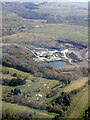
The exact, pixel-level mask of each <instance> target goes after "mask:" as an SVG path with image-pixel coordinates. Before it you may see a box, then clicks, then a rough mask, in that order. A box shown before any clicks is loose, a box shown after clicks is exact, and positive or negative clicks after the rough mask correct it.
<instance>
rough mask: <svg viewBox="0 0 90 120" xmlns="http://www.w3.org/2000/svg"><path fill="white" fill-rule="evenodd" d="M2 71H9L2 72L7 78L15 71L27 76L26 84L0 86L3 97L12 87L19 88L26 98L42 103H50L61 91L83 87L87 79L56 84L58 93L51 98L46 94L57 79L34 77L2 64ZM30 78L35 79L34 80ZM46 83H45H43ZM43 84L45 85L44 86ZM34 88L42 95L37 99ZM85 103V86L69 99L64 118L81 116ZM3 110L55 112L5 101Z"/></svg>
mask: <svg viewBox="0 0 90 120" xmlns="http://www.w3.org/2000/svg"><path fill="white" fill-rule="evenodd" d="M3 71H4V72H5V71H9V74H6V75H5V74H3V75H2V76H4V77H7V78H8V79H10V78H12V77H10V76H12V74H13V73H17V74H18V75H21V76H22V77H27V80H26V84H25V85H20V86H15V87H10V86H4V85H3V86H2V91H3V96H2V97H3V98H4V97H6V96H8V95H9V93H10V91H11V90H12V89H14V88H19V89H20V90H21V92H22V93H25V95H28V94H30V95H31V96H30V97H28V100H33V101H36V102H37V103H43V104H46V103H48V104H50V102H51V100H53V99H54V98H55V97H58V96H59V95H60V93H61V92H67V93H70V92H71V91H72V90H77V89H79V88H81V87H83V86H84V85H85V84H86V82H87V81H88V78H87V77H83V78H80V79H78V80H75V81H72V82H71V84H69V85H68V86H65V85H63V87H61V86H62V85H60V86H57V87H56V88H54V89H58V94H56V95H54V97H52V98H46V94H47V93H48V92H49V91H50V90H51V88H52V87H54V86H55V85H57V84H58V83H59V81H56V80H47V79H44V78H36V77H34V76H33V75H31V74H30V73H25V72H22V71H19V70H16V69H14V68H8V67H4V66H3ZM32 80H35V81H34V82H33V81H32ZM45 84H46V85H45ZM44 85H45V86H44ZM36 90H40V92H39V94H41V95H42V97H41V98H40V97H38V98H39V101H37V97H36V94H38V93H37V92H35V91H36ZM87 104H88V89H87V87H84V88H83V89H82V90H81V91H80V92H78V93H77V94H75V95H74V97H73V98H72V100H71V104H70V107H68V111H67V113H66V115H65V118H79V117H82V116H83V114H84V112H85V109H87ZM2 107H3V111H5V110H7V109H8V110H10V111H12V113H13V112H14V113H16V111H17V109H20V111H19V112H24V111H27V113H32V114H33V112H36V114H35V115H36V116H34V117H38V116H39V115H40V117H43V118H45V117H53V116H54V115H55V114H50V113H48V112H46V111H40V110H35V109H31V108H28V107H25V106H21V105H17V104H11V103H6V102H3V105H2Z"/></svg>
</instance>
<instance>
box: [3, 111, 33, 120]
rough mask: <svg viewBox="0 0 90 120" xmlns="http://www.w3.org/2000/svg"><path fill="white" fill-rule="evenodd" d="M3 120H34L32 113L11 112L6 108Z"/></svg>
mask: <svg viewBox="0 0 90 120" xmlns="http://www.w3.org/2000/svg"><path fill="white" fill-rule="evenodd" d="M2 120H32V114H28V113H26V112H23V113H20V112H17V113H11V112H10V111H8V110H6V111H3V113H2Z"/></svg>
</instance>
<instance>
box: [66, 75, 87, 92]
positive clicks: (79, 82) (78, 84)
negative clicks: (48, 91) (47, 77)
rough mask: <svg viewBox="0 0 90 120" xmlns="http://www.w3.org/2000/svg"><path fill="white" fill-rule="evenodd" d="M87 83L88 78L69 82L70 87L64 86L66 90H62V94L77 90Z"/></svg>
mask: <svg viewBox="0 0 90 120" xmlns="http://www.w3.org/2000/svg"><path fill="white" fill-rule="evenodd" d="M87 81H88V77H83V78H80V79H78V80H74V81H72V82H71V84H70V85H68V86H66V88H65V89H64V92H71V91H72V90H76V89H79V88H81V87H83V86H84V85H85V83H87Z"/></svg>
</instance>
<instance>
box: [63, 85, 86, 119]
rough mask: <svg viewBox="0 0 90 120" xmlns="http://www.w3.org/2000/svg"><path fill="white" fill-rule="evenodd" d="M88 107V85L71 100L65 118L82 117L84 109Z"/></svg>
mask: <svg viewBox="0 0 90 120" xmlns="http://www.w3.org/2000/svg"><path fill="white" fill-rule="evenodd" d="M87 108H88V87H85V88H84V89H83V90H82V91H81V92H79V93H77V95H75V96H74V97H73V99H72V101H71V105H70V107H69V108H68V111H67V114H66V116H65V118H68V119H70V118H81V117H82V115H84V112H85V111H84V110H85V109H87Z"/></svg>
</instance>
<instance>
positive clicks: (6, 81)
mask: <svg viewBox="0 0 90 120" xmlns="http://www.w3.org/2000/svg"><path fill="white" fill-rule="evenodd" d="M24 84H26V78H24V79H21V78H12V79H11V80H9V79H2V85H6V86H18V85H24Z"/></svg>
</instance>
